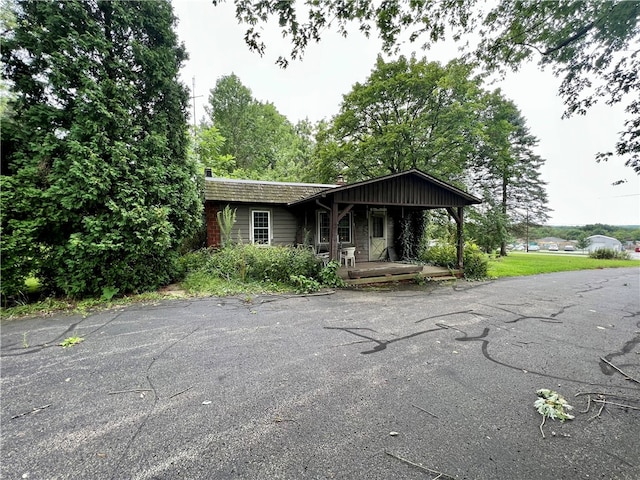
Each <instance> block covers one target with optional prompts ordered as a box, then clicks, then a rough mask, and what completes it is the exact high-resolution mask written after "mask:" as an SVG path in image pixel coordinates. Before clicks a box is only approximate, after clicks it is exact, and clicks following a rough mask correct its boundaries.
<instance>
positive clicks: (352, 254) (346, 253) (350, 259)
mask: <svg viewBox="0 0 640 480" xmlns="http://www.w3.org/2000/svg"><path fill="white" fill-rule="evenodd" d="M343 261H344V266H345V267H348V266H349V264H351V266H352V267H355V266H356V247H346V248H343V249H342V250H340V264H341V265H342V262H343Z"/></svg>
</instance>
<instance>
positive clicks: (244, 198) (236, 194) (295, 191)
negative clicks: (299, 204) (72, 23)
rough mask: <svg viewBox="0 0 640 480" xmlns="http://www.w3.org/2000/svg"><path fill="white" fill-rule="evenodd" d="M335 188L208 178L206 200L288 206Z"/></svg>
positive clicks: (304, 184)
mask: <svg viewBox="0 0 640 480" xmlns="http://www.w3.org/2000/svg"><path fill="white" fill-rule="evenodd" d="M334 187H336V185H324V184H315V183H286V182H264V181H258V180H236V179H231V178H206V179H205V187H204V198H205V200H213V201H224V202H232V203H274V204H288V203H291V202H295V201H297V200H301V199H303V198H305V197H309V196H311V195H316V194H318V193H320V192H322V191H324V190H327V189H330V188H334Z"/></svg>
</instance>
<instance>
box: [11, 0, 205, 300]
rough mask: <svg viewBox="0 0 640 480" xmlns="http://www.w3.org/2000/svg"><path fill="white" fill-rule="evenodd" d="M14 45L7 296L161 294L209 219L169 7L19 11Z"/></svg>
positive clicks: (29, 4) (25, 4)
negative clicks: (28, 281) (34, 285)
mask: <svg viewBox="0 0 640 480" xmlns="http://www.w3.org/2000/svg"><path fill="white" fill-rule="evenodd" d="M16 20H17V22H16V27H15V29H14V30H13V31H11V32H10V34H8V35H4V36H3V38H2V62H3V65H2V68H3V76H4V78H6V79H7V81H8V82H10V85H11V87H12V89H13V91H14V93H15V99H14V100H13V101H12V104H11V106H12V108H13V111H14V115H13V117H12V118H11V120H10V121H8V122H3V126H2V127H3V128H2V167H3V168H2V176H1V177H0V178H1V182H2V185H1V186H2V219H1V225H2V237H3V241H2V293H3V294H4V295H12V294H16V293H18V292H19V291H20V290H21V289H22V288H23V286H24V284H23V279H24V277H25V276H27V275H30V274H33V275H36V276H37V277H38V278H39V279H40V280H41V281H42V282H43V283H44V285H46V286H47V287H49V288H50V289H52V290H53V291H57V292H64V293H66V294H69V295H73V296H81V295H86V294H99V293H101V292H102V291H103V289H105V288H118V289H119V291H120V292H122V293H124V292H130V291H140V290H146V289H152V288H155V287H157V286H158V285H160V284H163V283H166V282H168V281H170V280H171V279H172V275H173V272H174V263H175V262H174V260H175V259H176V257H177V253H176V251H177V248H178V246H179V245H180V243H181V242H182V240H183V239H184V238H185V237H187V236H188V235H189V234H190V233H191V232H192V231H193V230H194V229H195V228H196V227H197V226H198V224H199V222H200V221H201V208H202V206H201V202H200V199H199V195H198V190H197V186H196V183H195V182H194V178H195V176H196V170H195V165H194V163H193V162H192V161H190V160H189V159H188V158H187V154H186V148H187V143H188V136H187V121H186V118H187V115H186V107H187V102H188V91H187V89H186V88H185V87H184V86H183V85H182V84H180V83H179V82H178V80H177V78H178V72H179V69H180V67H181V65H182V63H183V61H184V60H185V59H186V53H185V50H184V48H183V46H181V45H180V44H179V43H178V40H177V38H176V35H175V33H174V31H173V25H174V23H175V20H176V19H175V17H174V15H173V11H172V7H171V4H170V2H169V1H166V0H162V1H157V2H145V1H72V0H69V1H65V2H44V1H42V2H35V1H28V0H19V1H17V8H16Z"/></svg>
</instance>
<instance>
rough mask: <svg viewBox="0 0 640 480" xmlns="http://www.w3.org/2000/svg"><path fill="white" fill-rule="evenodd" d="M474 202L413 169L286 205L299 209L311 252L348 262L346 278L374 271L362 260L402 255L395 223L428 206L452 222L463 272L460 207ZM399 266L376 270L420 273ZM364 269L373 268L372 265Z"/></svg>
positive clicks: (461, 191) (463, 193) (467, 195)
mask: <svg viewBox="0 0 640 480" xmlns="http://www.w3.org/2000/svg"><path fill="white" fill-rule="evenodd" d="M479 203H481V200H480V199H478V198H476V197H474V196H473V195H470V194H468V193H466V192H464V191H463V190H460V189H459V188H457V187H454V186H453V185H450V184H448V183H446V182H443V181H441V180H439V179H437V178H435V177H432V176H430V175H428V174H426V173H424V172H421V171H420V170H417V169H413V170H409V171H406V172H401V173H396V174H391V175H387V176H384V177H378V178H375V179H372V180H365V181H362V182H358V183H353V184H348V185H343V186H339V187H335V188H331V189H326V190H323V191H321V192H318V193H316V194H314V195H311V196H308V197H305V198H303V199H300V200H297V201H294V202H291V203H289V204H288V206H289V207H290V208H292V209H296V210H298V211H299V212H300V213H299V218H301V219H302V221H301V223H300V229H301V230H304V231H308V232H311V233H312V238H313V244H314V245H316V248H317V250H316V252H317V253H318V254H322V255H323V257H324V259H326V260H335V261H338V262H340V263H341V264H342V263H345V264H349V265H350V266H351V267H352V268H351V269H349V270H347V272H350V273H347V277H349V279H350V280H361V279H362V278H373V277H375V276H377V275H373V274H371V275H369V277H367V275H368V274H367V273H366V272H365V271H364V270H363V269H362V268H360V266H361V265H362V264H363V263H366V264H373V263H375V262H378V261H383V260H391V261H396V260H397V259H398V257H401V258H402V257H403V254H400V255H396V254H395V252H396V251H397V247H398V245H400V244H401V240H400V229H399V228H397V225H399V224H400V222H402V221H404V220H405V219H407V218H408V216H409V215H411V214H412V213H413V212H419V211H424V210H432V209H444V210H446V211H447V213H448V214H449V216H450V217H451V218H452V219H453V220H454V221H455V223H456V246H457V268H458V269H459V270H461V271H463V268H464V265H463V258H464V256H463V248H464V231H463V225H464V207H466V206H469V205H473V204H479ZM347 249H350V250H351V252H349V253H350V257H349V258H350V259H351V260H352V261H351V262H342V259H343V256H344V252H345V250H347ZM353 263H355V266H353ZM385 263H386V265H387V267H384V268H390V267H388V265H389V263H388V262H385ZM394 265H395V264H394ZM399 265H405V267H401V266H398V265H395V266H394V267H393V268H392V270H393V272H392V273H388V272H387V273H385V272H383V270H384V268H383V267H379V268H377V270H379V272H378V273H380V274H381V275H380V276H381V277H385V276H387V275H414V276H415V275H416V274H422V273H421V272H418V271H411V272H403V271H402V269H403V268H408V267H406V265H407V264H399ZM413 267H414V269H415V266H413ZM396 270H398V271H396ZM366 271H367V272H374V271H376V268H368V269H366ZM354 272H355V273H354ZM447 272H448V270H447ZM428 273H429V272H426V274H425V276H428Z"/></svg>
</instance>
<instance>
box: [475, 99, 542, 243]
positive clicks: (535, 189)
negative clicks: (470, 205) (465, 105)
mask: <svg viewBox="0 0 640 480" xmlns="http://www.w3.org/2000/svg"><path fill="white" fill-rule="evenodd" d="M485 104H486V107H485V109H484V111H483V112H482V116H483V118H484V122H483V123H484V125H485V129H484V135H483V141H482V142H480V144H479V152H481V153H480V155H479V156H478V158H477V160H476V162H475V166H474V168H473V173H472V177H473V179H474V184H475V189H476V190H478V191H480V192H482V197H483V199H484V200H485V203H484V205H483V206H481V207H479V208H478V209H477V210H478V211H479V212H480V217H481V218H476V230H477V231H476V232H475V234H476V236H477V237H478V238H483V239H484V240H483V243H484V246H490V247H491V248H495V247H496V246H499V247H500V252H501V254H502V255H506V244H507V240H508V238H507V234H508V232H511V233H519V232H518V231H517V228H518V226H521V225H523V224H524V223H528V224H541V223H544V222H545V221H546V220H547V219H548V218H549V216H548V212H549V208H548V206H547V201H548V199H547V193H546V182H544V181H543V180H542V178H541V173H540V168H541V167H542V165H543V164H544V160H543V159H542V158H541V157H540V156H538V155H536V154H535V152H534V149H535V147H536V146H537V144H538V139H537V138H536V137H535V136H534V135H532V134H531V132H530V131H529V128H528V127H527V126H526V120H525V119H524V117H523V116H522V114H521V113H520V111H519V110H518V108H517V107H516V106H515V104H514V103H513V102H511V101H509V100H506V99H505V98H504V97H503V96H502V94H501V93H500V91H499V90H498V91H495V92H493V93H491V94H488V95H486V97H485ZM482 217H484V218H482ZM483 226H484V227H487V228H488V229H489V230H487V229H486V228H484V227H483ZM483 228H484V230H483ZM514 229H516V230H515V231H514Z"/></svg>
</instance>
